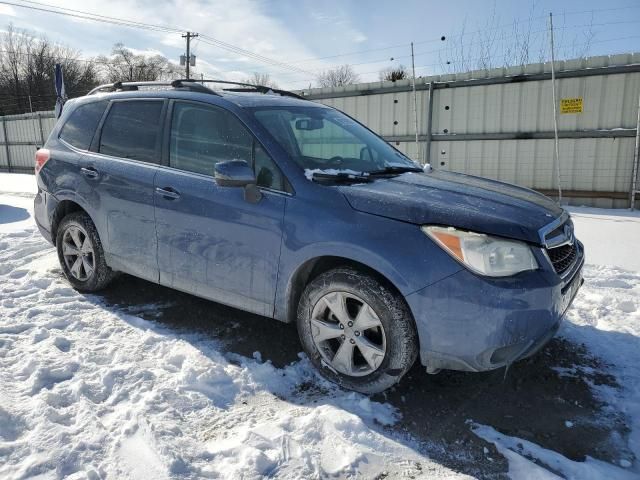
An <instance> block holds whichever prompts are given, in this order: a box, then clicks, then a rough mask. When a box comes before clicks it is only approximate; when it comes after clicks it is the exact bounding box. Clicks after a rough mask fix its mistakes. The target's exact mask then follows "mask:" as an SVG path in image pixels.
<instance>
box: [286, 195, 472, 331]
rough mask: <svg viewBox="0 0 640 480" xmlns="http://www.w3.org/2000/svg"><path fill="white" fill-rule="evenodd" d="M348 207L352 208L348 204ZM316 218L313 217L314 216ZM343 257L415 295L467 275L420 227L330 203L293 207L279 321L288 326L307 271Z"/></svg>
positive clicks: (300, 203) (290, 204) (289, 209)
mask: <svg viewBox="0 0 640 480" xmlns="http://www.w3.org/2000/svg"><path fill="white" fill-rule="evenodd" d="M345 203H346V202H345ZM310 212H312V213H310ZM322 257H340V258H344V259H346V260H349V261H354V262H358V263H361V264H363V265H366V266H367V267H368V268H370V269H372V270H374V271H376V272H377V273H379V274H380V275H382V276H383V277H385V278H386V279H387V280H388V281H389V282H391V284H393V286H394V287H395V288H396V289H397V290H398V291H399V292H400V293H401V294H402V295H403V296H406V295H409V294H411V293H413V292H415V291H417V290H420V289H422V288H424V287H426V286H428V285H431V284H433V283H435V282H437V281H439V280H441V279H443V278H445V277H447V276H449V275H452V274H454V273H456V272H457V271H459V270H461V269H462V267H461V266H460V265H459V264H458V263H457V262H455V261H454V260H452V259H451V257H450V256H449V255H447V254H446V253H445V252H444V251H443V250H442V249H441V248H440V247H438V246H437V245H435V244H434V243H433V241H431V240H430V239H429V238H428V237H427V236H426V235H425V234H424V233H422V231H421V230H420V228H419V226H418V225H414V224H410V223H406V222H400V221H397V220H392V219H389V218H385V217H379V216H376V215H371V214H368V213H363V212H358V211H355V210H353V209H352V208H350V207H349V206H346V208H343V207H342V206H340V205H339V204H338V205H336V204H333V205H332V204H330V203H329V202H326V201H325V202H313V203H311V202H307V201H305V200H303V199H300V198H292V199H290V201H289V200H288V202H287V209H286V214H285V222H284V238H283V246H282V254H281V257H280V268H279V273H278V285H277V289H276V299H275V309H274V316H275V317H276V318H277V319H279V320H284V321H287V319H289V318H291V317H290V316H289V314H290V312H289V309H290V308H297V305H291V302H290V300H291V296H292V294H293V292H295V291H296V288H297V289H298V291H299V290H300V289H301V288H304V285H296V282H299V275H298V273H299V272H300V270H301V269H304V267H305V265H308V263H309V262H310V261H312V260H314V259H320V258H322Z"/></svg>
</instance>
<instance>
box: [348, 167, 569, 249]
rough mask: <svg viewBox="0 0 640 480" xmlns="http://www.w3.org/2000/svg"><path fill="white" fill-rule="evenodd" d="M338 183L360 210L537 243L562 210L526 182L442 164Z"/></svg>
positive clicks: (402, 219)
mask: <svg viewBox="0 0 640 480" xmlns="http://www.w3.org/2000/svg"><path fill="white" fill-rule="evenodd" d="M338 188H339V189H340V191H341V192H342V193H343V194H344V196H345V197H346V198H347V201H348V202H349V204H350V205H351V206H352V207H353V208H354V209H355V210H358V211H361V212H366V213H370V214H373V215H379V216H383V217H388V218H393V219H395V220H401V221H403V222H409V223H415V224H418V225H427V224H432V225H447V226H452V227H457V228H461V229H466V230H472V231H475V232H480V233H487V234H492V235H499V236H502V237H507V238H513V239H517V240H524V241H527V242H533V243H537V244H540V237H539V235H538V230H540V229H541V228H542V227H544V226H545V225H548V224H549V223H551V222H552V221H554V220H555V219H556V218H558V217H559V216H560V215H562V212H563V210H562V208H561V207H559V206H558V205H557V204H556V203H555V202H554V201H553V200H551V199H550V198H548V197H546V196H544V195H542V194H540V193H537V192H535V191H533V190H529V189H528V188H523V187H518V186H516V185H511V184H508V183H503V182H498V181H495V180H489V179H486V178H480V177H474V176H471V175H464V174H460V173H453V172H447V171H442V170H434V171H432V172H429V173H420V172H418V173H413V172H411V173H405V174H402V175H398V176H396V177H392V178H381V179H377V180H374V181H373V182H371V183H364V184H359V185H349V186H346V185H345V186H340V187H338Z"/></svg>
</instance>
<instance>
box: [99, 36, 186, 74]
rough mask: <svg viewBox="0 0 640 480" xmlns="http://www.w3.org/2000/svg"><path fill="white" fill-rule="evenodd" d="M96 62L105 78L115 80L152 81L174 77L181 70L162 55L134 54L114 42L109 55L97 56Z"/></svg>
mask: <svg viewBox="0 0 640 480" xmlns="http://www.w3.org/2000/svg"><path fill="white" fill-rule="evenodd" d="M95 61H96V63H98V64H99V65H100V66H101V70H102V73H103V76H104V78H105V80H107V81H109V82H117V81H126V80H128V81H136V82H143V81H154V80H163V79H171V78H176V77H179V76H181V75H182V72H181V70H179V68H178V67H177V66H175V65H173V64H172V63H171V62H169V60H168V59H167V58H166V57H163V56H162V55H143V54H135V53H134V52H133V51H132V50H130V49H128V48H127V47H125V46H124V45H123V44H122V43H116V44H115V45H114V46H113V50H112V51H111V56H110V57H107V56H104V55H101V56H98V57H96V59H95Z"/></svg>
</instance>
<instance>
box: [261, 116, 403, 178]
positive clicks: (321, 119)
mask: <svg viewBox="0 0 640 480" xmlns="http://www.w3.org/2000/svg"><path fill="white" fill-rule="evenodd" d="M252 111H253V115H254V116H255V118H256V119H257V120H258V121H259V122H260V123H261V124H262V125H263V126H264V127H265V128H266V129H267V130H268V131H269V133H271V135H273V137H274V138H275V140H276V141H277V142H278V143H279V144H280V145H281V146H282V147H283V148H284V149H285V150H286V151H287V152H288V153H289V155H290V156H291V158H292V159H293V160H294V161H295V162H296V163H297V164H298V165H300V167H302V168H304V169H305V171H306V172H313V171H331V172H334V171H351V172H354V173H355V172H358V173H361V172H365V173H368V172H377V171H381V170H385V169H400V170H401V169H403V168H407V169H415V168H416V164H415V163H413V162H412V161H411V160H410V159H409V158H407V157H405V156H404V155H403V154H402V153H400V152H398V151H397V150H396V149H395V148H393V147H392V146H391V145H389V144H388V143H387V142H385V141H384V140H382V139H381V138H380V137H378V136H377V135H375V134H373V133H372V132H370V131H369V130H367V129H366V128H365V127H363V126H362V125H360V124H359V123H358V122H356V121H354V120H352V119H351V118H349V117H348V116H346V115H344V114H342V113H340V112H338V111H336V110H333V109H330V108H322V107H285V106H282V107H279V106H278V107H259V108H253V109H252Z"/></svg>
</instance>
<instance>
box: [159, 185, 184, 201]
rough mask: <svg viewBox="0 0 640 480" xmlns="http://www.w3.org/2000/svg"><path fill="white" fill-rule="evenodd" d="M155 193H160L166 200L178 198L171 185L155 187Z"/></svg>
mask: <svg viewBox="0 0 640 480" xmlns="http://www.w3.org/2000/svg"><path fill="white" fill-rule="evenodd" d="M156 193H157V194H158V195H162V196H163V197H164V198H166V199H167V200H177V199H178V198H180V194H179V193H178V192H176V191H175V190H174V189H173V188H171V187H165V188H160V187H156Z"/></svg>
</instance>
